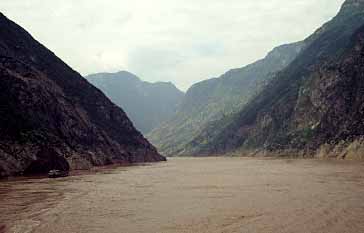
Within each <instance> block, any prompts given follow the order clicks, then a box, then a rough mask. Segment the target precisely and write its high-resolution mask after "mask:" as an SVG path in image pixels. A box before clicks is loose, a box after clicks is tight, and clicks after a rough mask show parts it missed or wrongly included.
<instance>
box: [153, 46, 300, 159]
mask: <svg viewBox="0 0 364 233" xmlns="http://www.w3.org/2000/svg"><path fill="white" fill-rule="evenodd" d="M304 47H305V44H304V42H297V43H292V44H287V45H282V46H279V47H277V48H275V49H273V50H272V51H271V52H269V53H268V54H267V56H266V57H265V58H264V59H261V60H259V61H257V62H254V63H253V64H250V65H247V66H245V67H243V68H239V69H233V70H230V71H228V72H226V73H225V74H223V75H222V76H221V77H219V78H214V79H208V80H205V81H202V82H200V83H197V84H195V85H193V86H192V87H191V88H190V89H189V90H188V91H187V93H186V95H185V97H184V99H183V101H182V104H181V106H180V107H179V108H178V110H177V114H176V115H175V116H174V117H172V118H171V119H170V120H169V121H167V122H166V123H165V124H162V125H161V126H160V127H158V128H156V129H155V130H153V131H152V132H151V133H150V134H148V135H147V137H148V138H149V139H150V140H151V141H152V142H153V143H154V144H155V145H156V146H157V147H158V149H159V150H160V151H162V152H163V153H165V154H167V155H170V156H178V155H180V154H184V153H185V151H186V148H188V147H189V146H188V144H189V143H191V142H192V140H193V139H194V137H196V136H198V135H199V134H200V133H202V132H203V131H204V129H205V127H207V126H208V125H211V124H213V122H215V121H217V120H220V119H225V118H226V117H227V116H229V115H230V114H232V113H235V112H237V111H239V110H241V108H242V107H243V106H244V105H245V104H246V103H247V102H248V101H249V100H250V99H251V98H252V97H253V96H255V95H256V94H257V93H259V91H260V90H261V89H262V88H263V87H264V86H265V85H266V83H268V81H269V80H270V79H271V78H272V77H273V76H274V74H275V73H276V72H278V71H280V70H282V69H283V68H285V67H286V66H288V65H289V64H290V63H291V62H292V60H293V59H294V58H296V56H297V54H299V52H300V51H301V50H302V49H303V48H304ZM219 127H221V126H219Z"/></svg>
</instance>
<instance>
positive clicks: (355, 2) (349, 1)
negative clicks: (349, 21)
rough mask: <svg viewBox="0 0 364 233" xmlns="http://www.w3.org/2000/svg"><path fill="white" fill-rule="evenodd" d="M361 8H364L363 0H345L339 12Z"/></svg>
mask: <svg viewBox="0 0 364 233" xmlns="http://www.w3.org/2000/svg"><path fill="white" fill-rule="evenodd" d="M361 8H364V0H346V1H345V2H344V3H343V5H342V7H341V10H340V12H342V11H347V10H351V11H353V10H355V11H357V10H361Z"/></svg>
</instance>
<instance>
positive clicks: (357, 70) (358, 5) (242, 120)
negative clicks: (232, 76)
mask: <svg viewBox="0 0 364 233" xmlns="http://www.w3.org/2000/svg"><path fill="white" fill-rule="evenodd" d="M363 12H364V1H354V0H351V1H346V2H345V3H344V5H343V7H342V9H341V11H340V12H339V14H338V15H337V16H336V17H335V18H333V19H332V20H331V21H330V22H328V23H326V24H325V25H324V26H323V27H322V28H320V29H319V30H317V31H316V32H315V33H314V34H313V35H312V36H310V37H309V38H307V39H306V40H305V44H306V45H307V47H306V48H305V49H304V50H303V51H302V52H301V53H300V54H299V55H298V57H297V58H296V59H295V60H294V61H293V62H292V63H291V64H290V65H289V66H288V67H287V68H286V69H284V70H283V71H282V72H279V73H278V74H277V76H276V77H275V78H274V79H272V81H270V83H269V84H268V85H267V87H266V88H264V89H263V90H262V92H261V93H260V94H259V95H257V96H256V98H254V99H252V100H251V101H250V102H249V103H248V104H247V105H246V106H245V107H244V108H243V109H242V111H240V112H239V113H237V114H235V115H234V116H230V119H229V122H228V123H227V124H225V125H223V124H222V122H217V123H216V124H215V125H223V127H217V128H213V127H211V126H210V127H207V128H206V129H205V131H204V132H203V133H201V134H200V135H199V136H198V137H196V138H195V139H194V140H193V142H192V143H191V144H190V145H189V146H190V147H189V148H190V150H189V152H190V153H192V154H211V153H214V154H223V153H229V152H234V151H245V152H249V151H250V152H254V153H255V152H257V151H265V152H269V153H271V154H272V153H278V154H279V153H287V152H288V153H291V152H296V153H301V154H304V155H313V154H315V153H318V151H319V150H320V148H322V147H324V146H329V147H331V148H337V147H342V148H343V147H349V146H350V145H351V144H353V143H354V142H356V141H357V142H358V141H359V142H358V143H357V144H358V145H359V144H361V143H362V142H361V140H362V135H363V134H364V128H363V123H362V122H363V121H362V118H363V85H364V80H363V58H364V56H363V49H362V48H363V39H362V36H363V32H364V28H363V27H362V25H364V16H363ZM342 151H345V150H342ZM345 153H346V152H343V153H342V154H341V155H340V156H342V157H345V156H346V154H345Z"/></svg>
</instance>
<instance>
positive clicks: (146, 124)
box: [86, 71, 184, 133]
mask: <svg viewBox="0 0 364 233" xmlns="http://www.w3.org/2000/svg"><path fill="white" fill-rule="evenodd" d="M86 79H88V80H89V81H90V82H91V83H92V84H93V85H95V86H96V87H98V88H100V89H101V90H102V91H103V92H104V93H105V94H106V95H107V96H108V97H109V98H110V99H111V100H112V101H113V102H114V103H115V104H117V105H119V106H120V107H122V108H123V109H124V110H125V112H126V113H127V115H128V116H129V117H130V119H131V120H132V121H133V123H134V124H135V127H136V128H137V129H139V130H140V131H142V132H143V133H148V132H149V131H151V130H152V129H154V128H156V127H158V126H159V125H160V124H161V123H162V122H164V121H166V120H168V119H169V118H171V117H172V116H173V115H174V114H175V113H176V109H177V107H178V105H179V104H180V102H181V100H182V98H183V96H184V93H183V92H182V91H180V90H178V89H177V88H176V87H175V86H174V85H173V84H172V83H170V82H156V83H149V82H143V81H141V80H140V79H139V78H138V77H137V76H135V75H134V74H131V73H129V72H126V71H121V72H118V73H98V74H92V75H88V76H86Z"/></svg>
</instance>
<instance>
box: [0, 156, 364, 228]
mask: <svg viewBox="0 0 364 233" xmlns="http://www.w3.org/2000/svg"><path fill="white" fill-rule="evenodd" d="M363 219H364V163H363V162H351V161H319V160H277V159H249V158H248V159H247V158H196V159H194V158H181V159H170V160H169V162H167V163H159V164H153V165H148V166H139V167H122V168H117V169H105V170H103V171H101V172H98V173H97V174H87V175H79V176H72V177H67V178H61V179H47V178H44V179H26V180H15V181H2V182H0V223H1V224H0V232H1V231H5V232H21V233H25V232H37V233H38V232H39V233H53V232H54V233H61V232H62V233H63V232H72V233H86V232H87V233H99V232H108V233H114V232H115V233H120V232H122V233H134V232H136V233H144V232H145V233H147V232H148V233H164V232H166V233H167V232H172V233H173V232H186V233H187V232H190V233H200V232H206V233H207V232H208V233H223V232H224V233H232V232H282V233H284V232H298V233H300V232H302V233H309V232H318V233H325V232H327V233H329V232H330V233H335V232H337V233H343V232H345V233H357V232H364V221H363ZM2 224H4V225H5V226H6V227H5V229H1V225H2Z"/></svg>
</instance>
